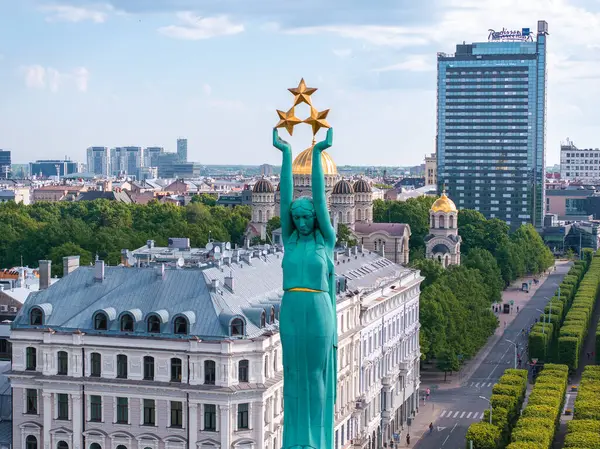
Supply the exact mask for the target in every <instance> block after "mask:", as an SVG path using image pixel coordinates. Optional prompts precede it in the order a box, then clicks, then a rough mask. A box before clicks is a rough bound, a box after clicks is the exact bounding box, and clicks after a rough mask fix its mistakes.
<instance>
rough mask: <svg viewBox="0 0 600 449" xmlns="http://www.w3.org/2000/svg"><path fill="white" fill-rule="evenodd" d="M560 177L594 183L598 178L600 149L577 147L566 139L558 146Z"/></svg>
mask: <svg viewBox="0 0 600 449" xmlns="http://www.w3.org/2000/svg"><path fill="white" fill-rule="evenodd" d="M560 177H561V179H563V180H566V181H580V182H583V183H589V182H591V183H595V182H597V181H599V180H600V149H599V148H583V149H580V148H577V147H576V146H575V144H574V143H573V142H572V141H570V140H569V139H567V142H566V143H564V144H561V146H560Z"/></svg>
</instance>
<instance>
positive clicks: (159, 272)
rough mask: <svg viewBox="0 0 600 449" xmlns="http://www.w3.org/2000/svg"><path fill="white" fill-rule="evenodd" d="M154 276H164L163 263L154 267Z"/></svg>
mask: <svg viewBox="0 0 600 449" xmlns="http://www.w3.org/2000/svg"><path fill="white" fill-rule="evenodd" d="M156 276H158V277H160V278H162V279H164V278H165V264H164V263H161V264H160V267H157V268H156Z"/></svg>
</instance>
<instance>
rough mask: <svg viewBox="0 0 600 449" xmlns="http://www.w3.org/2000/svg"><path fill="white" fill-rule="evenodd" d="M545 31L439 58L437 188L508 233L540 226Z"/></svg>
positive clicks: (464, 48) (464, 47) (461, 49)
mask: <svg viewBox="0 0 600 449" xmlns="http://www.w3.org/2000/svg"><path fill="white" fill-rule="evenodd" d="M547 30H548V27H547V24H546V22H543V21H540V22H538V34H537V36H536V39H535V41H533V40H532V41H509V42H506V41H500V42H496V41H492V42H481V43H473V44H461V45H457V46H456V53H455V54H454V55H447V54H443V53H440V54H438V102H437V163H438V184H439V188H440V190H441V189H442V188H443V187H444V186H445V188H446V190H447V191H448V193H449V195H450V196H451V197H452V199H453V200H454V202H455V203H456V204H457V206H458V207H459V209H474V210H478V211H480V212H481V213H482V214H483V215H485V216H486V217H487V218H494V217H496V218H499V219H502V220H504V221H506V222H507V223H508V224H509V225H511V227H513V228H514V227H517V226H520V225H521V224H524V223H532V224H533V225H534V226H536V227H541V226H542V224H543V215H544V209H543V206H544V204H545V192H544V166H545V146H546V129H545V127H546V120H545V118H546V38H547Z"/></svg>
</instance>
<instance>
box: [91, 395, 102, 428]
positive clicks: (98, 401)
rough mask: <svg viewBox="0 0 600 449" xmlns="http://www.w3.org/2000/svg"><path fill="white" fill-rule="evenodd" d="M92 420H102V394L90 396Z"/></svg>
mask: <svg viewBox="0 0 600 449" xmlns="http://www.w3.org/2000/svg"><path fill="white" fill-rule="evenodd" d="M90 421H94V422H102V396H95V395H94V396H90Z"/></svg>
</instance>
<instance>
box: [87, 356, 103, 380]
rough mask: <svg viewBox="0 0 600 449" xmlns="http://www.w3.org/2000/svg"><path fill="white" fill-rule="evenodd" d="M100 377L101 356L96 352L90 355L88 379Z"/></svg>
mask: <svg viewBox="0 0 600 449" xmlns="http://www.w3.org/2000/svg"><path fill="white" fill-rule="evenodd" d="M101 375H102V356H101V355H100V354H99V353H97V352H92V354H91V355H90V377H100V376H101Z"/></svg>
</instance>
